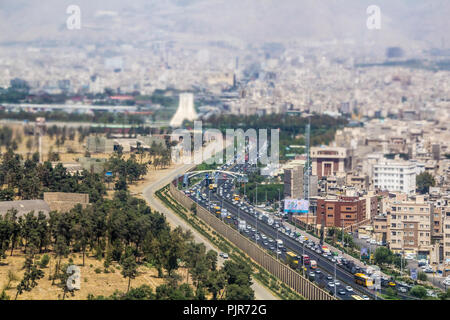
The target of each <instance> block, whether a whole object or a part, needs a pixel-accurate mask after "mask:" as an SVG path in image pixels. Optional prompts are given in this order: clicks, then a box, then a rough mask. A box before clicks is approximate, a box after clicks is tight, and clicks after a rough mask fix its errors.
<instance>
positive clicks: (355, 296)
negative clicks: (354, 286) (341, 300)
mask: <svg viewBox="0 0 450 320" xmlns="http://www.w3.org/2000/svg"><path fill="white" fill-rule="evenodd" d="M352 298H353V299H355V300H364V299H363V297H361V296H358V295H357V294H354V295H352Z"/></svg>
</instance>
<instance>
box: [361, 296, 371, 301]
mask: <svg viewBox="0 0 450 320" xmlns="http://www.w3.org/2000/svg"><path fill="white" fill-rule="evenodd" d="M362 298H363V299H364V300H370V298H369V297H368V296H366V295H363V296H362Z"/></svg>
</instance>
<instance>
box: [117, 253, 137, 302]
mask: <svg viewBox="0 0 450 320" xmlns="http://www.w3.org/2000/svg"><path fill="white" fill-rule="evenodd" d="M120 265H121V267H122V271H121V274H122V276H123V277H124V278H128V288H127V293H128V291H130V284H131V279H135V278H136V276H137V275H138V271H137V263H136V257H135V256H134V254H133V248H131V247H127V248H126V249H125V254H124V255H123V256H122V258H121V259H120Z"/></svg>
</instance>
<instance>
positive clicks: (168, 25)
mask: <svg viewBox="0 0 450 320" xmlns="http://www.w3.org/2000/svg"><path fill="white" fill-rule="evenodd" d="M72 4H76V5H78V6H79V7H80V9H81V22H82V24H81V30H77V31H69V30H67V28H66V20H67V18H68V14H66V9H67V7H68V6H69V5H72ZM369 5H378V6H379V7H380V9H381V13H382V19H381V30H377V31H370V30H368V29H367V27H366V20H367V17H368V15H367V14H366V9H367V7H368V6H369ZM0 30H2V32H1V33H0V42H3V43H4V42H10V41H18V42H25V41H35V40H44V41H48V40H56V41H64V40H68V39H76V40H78V41H87V42H96V41H100V40H104V39H108V40H110V41H113V40H122V41H127V39H140V40H145V39H146V38H149V39H150V38H152V37H155V36H157V35H159V34H163V35H165V36H166V35H167V34H171V35H180V34H185V35H191V36H193V37H207V38H211V39H216V38H217V39H237V40H243V41H273V40H277V39H279V40H288V39H317V40H327V39H333V38H354V39H357V40H358V41H363V40H367V39H374V40H375V41H380V43H384V44H387V45H393V44H397V43H399V44H400V45H408V44H409V43H410V44H411V45H412V44H413V43H420V44H421V45H425V46H435V47H441V46H442V45H443V44H444V46H445V47H450V32H449V31H450V1H449V0H427V1H424V0H370V1H367V0H128V1H123V0H120V1H119V0H77V1H75V0H40V1H36V0H0Z"/></svg>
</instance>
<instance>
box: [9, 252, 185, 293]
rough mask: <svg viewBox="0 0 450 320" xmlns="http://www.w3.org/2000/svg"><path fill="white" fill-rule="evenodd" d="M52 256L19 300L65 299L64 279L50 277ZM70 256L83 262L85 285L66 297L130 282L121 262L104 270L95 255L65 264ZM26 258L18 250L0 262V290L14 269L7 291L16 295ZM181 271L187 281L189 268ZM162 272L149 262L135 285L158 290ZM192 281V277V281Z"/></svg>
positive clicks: (122, 286) (124, 287)
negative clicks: (36, 282)
mask: <svg viewBox="0 0 450 320" xmlns="http://www.w3.org/2000/svg"><path fill="white" fill-rule="evenodd" d="M49 256H50V257H51V260H50V263H49V265H48V266H47V268H44V269H43V271H44V273H45V275H44V278H42V279H40V280H39V281H38V285H37V286H36V287H35V288H33V289H32V290H31V291H30V292H24V293H23V294H22V295H19V296H18V298H17V299H18V300H58V299H62V296H63V289H62V288H61V287H59V286H58V285H57V284H59V283H60V280H56V281H55V285H52V280H49V276H50V274H53V273H54V270H55V264H56V260H55V258H54V256H53V255H52V254H49ZM69 258H72V259H73V262H74V264H75V265H77V266H79V268H80V271H81V289H80V290H77V291H75V293H74V296H72V295H71V294H70V293H69V294H66V297H65V299H66V300H85V299H87V297H88V294H93V295H94V296H98V295H103V296H110V295H112V294H113V293H114V291H115V290H119V291H121V292H126V290H127V286H128V278H127V279H125V278H124V277H123V276H122V275H121V273H120V271H121V270H119V269H117V267H118V264H117V263H113V264H112V265H111V266H110V267H109V268H108V270H110V271H111V270H114V273H113V272H110V273H104V269H105V268H104V266H103V260H102V261H99V260H97V259H96V258H94V257H86V259H85V266H84V267H83V266H82V262H83V259H82V256H81V254H78V253H77V254H72V255H70V256H69V257H68V258H66V259H63V260H62V264H64V263H68V261H69ZM24 261H25V257H24V255H23V253H22V252H20V251H18V250H16V251H15V252H14V255H13V256H12V257H9V256H8V257H7V259H6V260H2V263H1V264H0V291H2V290H3V289H4V288H5V287H6V285H7V283H8V279H9V277H8V273H9V271H11V272H12V273H13V274H14V275H15V276H16V279H17V280H15V281H11V283H10V285H9V288H10V289H7V290H6V294H7V295H8V296H9V297H10V299H12V300H13V299H14V298H15V296H16V292H17V290H16V287H17V285H18V284H19V282H20V280H21V279H22V276H23V270H22V267H23V263H24ZM97 268H99V269H101V273H96V272H95V270H96V269H97ZM177 272H178V274H180V276H181V277H182V279H183V280H182V281H183V282H186V279H187V275H186V269H184V268H181V269H179V270H178V271H177ZM157 275H158V272H157V270H156V269H154V268H148V267H146V266H140V267H139V275H138V276H137V277H136V279H133V280H131V287H132V288H133V287H134V288H136V287H139V286H141V285H143V284H147V285H148V286H150V287H152V288H153V290H154V291H153V292H155V288H156V287H157V286H159V285H161V284H163V283H164V282H165V280H164V279H163V278H158V277H157ZM189 283H191V281H189Z"/></svg>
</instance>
